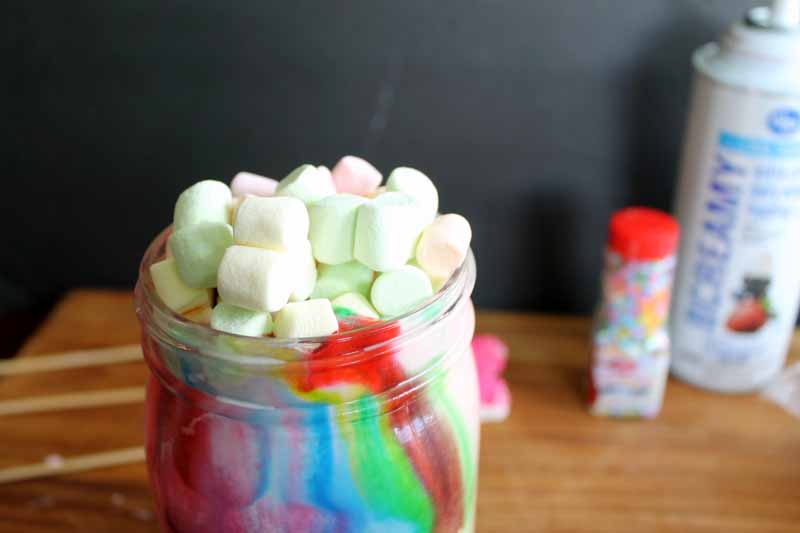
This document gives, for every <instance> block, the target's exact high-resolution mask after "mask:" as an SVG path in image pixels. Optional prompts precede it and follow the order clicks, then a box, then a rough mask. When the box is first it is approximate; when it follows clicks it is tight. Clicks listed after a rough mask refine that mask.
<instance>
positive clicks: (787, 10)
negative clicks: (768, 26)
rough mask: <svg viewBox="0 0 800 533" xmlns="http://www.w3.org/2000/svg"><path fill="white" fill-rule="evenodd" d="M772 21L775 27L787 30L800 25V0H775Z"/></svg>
mask: <svg viewBox="0 0 800 533" xmlns="http://www.w3.org/2000/svg"><path fill="white" fill-rule="evenodd" d="M771 22H772V26H773V27H775V28H781V29H785V30H793V29H795V28H797V27H798V26H800V0H774V1H773V2H772V9H771Z"/></svg>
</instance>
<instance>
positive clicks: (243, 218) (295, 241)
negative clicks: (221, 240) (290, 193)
mask: <svg viewBox="0 0 800 533" xmlns="http://www.w3.org/2000/svg"><path fill="white" fill-rule="evenodd" d="M233 236H234V239H235V240H236V244H242V245H245V246H257V247H259V248H267V249H270V250H277V251H280V252H285V251H287V250H290V249H291V248H294V247H297V246H300V245H301V244H302V243H303V242H304V241H306V240H307V239H308V211H307V210H306V206H305V205H303V202H301V201H300V200H298V199H297V198H286V197H277V196H276V197H266V198H261V197H257V196H252V197H250V198H247V199H246V200H245V201H244V203H243V204H242V205H241V207H239V210H238V211H237V213H236V224H235V225H234V227H233Z"/></svg>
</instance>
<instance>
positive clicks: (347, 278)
mask: <svg viewBox="0 0 800 533" xmlns="http://www.w3.org/2000/svg"><path fill="white" fill-rule="evenodd" d="M374 277H375V273H374V272H373V271H372V270H370V268H369V267H368V266H366V265H362V264H361V263H359V262H358V261H350V262H349V263H342V264H340V265H326V264H324V263H323V264H321V265H319V269H318V270H317V282H316V285H315V286H314V292H313V293H311V297H312V298H327V299H329V300H333V299H334V298H336V297H337V296H339V295H342V294H344V293H346V292H357V293H359V294H363V295H364V296H369V290H370V287H372V280H373V279H374Z"/></svg>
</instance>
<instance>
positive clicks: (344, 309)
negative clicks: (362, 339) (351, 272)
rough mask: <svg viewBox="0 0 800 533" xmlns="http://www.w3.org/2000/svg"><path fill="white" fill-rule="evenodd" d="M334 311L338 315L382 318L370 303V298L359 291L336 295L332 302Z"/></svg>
mask: <svg viewBox="0 0 800 533" xmlns="http://www.w3.org/2000/svg"><path fill="white" fill-rule="evenodd" d="M331 305H332V306H333V312H334V313H336V316H337V317H348V316H353V315H356V316H365V317H367V318H374V319H376V320H377V319H378V318H380V317H379V316H378V312H377V311H375V308H374V307H372V304H370V303H369V300H367V298H366V297H365V296H364V295H363V294H359V293H357V292H346V293H344V294H342V295H341V296H338V297H336V298H335V299H334V300H333V301H332V302H331Z"/></svg>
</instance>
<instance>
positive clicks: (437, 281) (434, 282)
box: [408, 259, 450, 293]
mask: <svg viewBox="0 0 800 533" xmlns="http://www.w3.org/2000/svg"><path fill="white" fill-rule="evenodd" d="M408 264H409V265H411V266H414V267H417V268H418V269H420V270H422V271H423V272H424V271H425V269H424V268H422V267H421V266H419V263H417V260H416V259H412V260H411V261H409V262H408ZM425 273H426V274H428V273H427V272H425ZM428 277H429V278H430V279H431V287H433V292H434V293H437V292H439V289H441V288H442V287H444V284H445V283H447V280H449V279H450V278H449V277H447V278H436V277H433V276H431V275H430V274H428Z"/></svg>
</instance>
